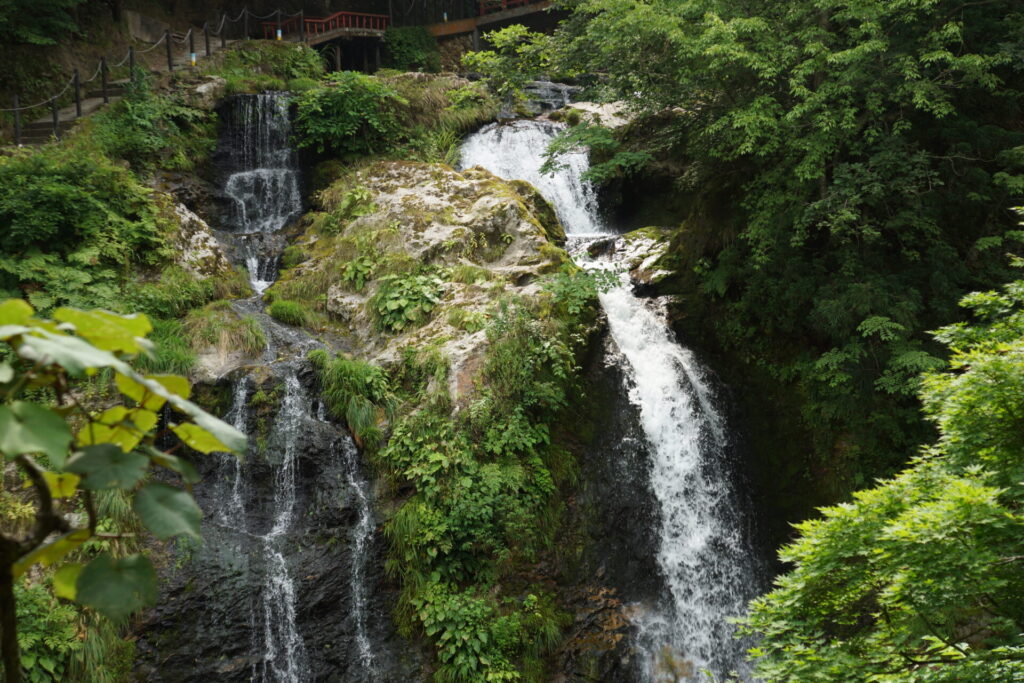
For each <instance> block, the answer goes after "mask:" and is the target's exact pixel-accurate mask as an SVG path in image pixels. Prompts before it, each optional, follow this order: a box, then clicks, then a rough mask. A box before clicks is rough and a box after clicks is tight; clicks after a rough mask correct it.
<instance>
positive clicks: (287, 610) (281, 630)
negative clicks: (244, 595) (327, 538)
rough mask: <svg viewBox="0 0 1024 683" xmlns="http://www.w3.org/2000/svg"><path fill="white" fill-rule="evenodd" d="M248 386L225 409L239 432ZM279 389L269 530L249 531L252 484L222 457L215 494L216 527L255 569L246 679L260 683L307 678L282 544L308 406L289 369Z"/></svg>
mask: <svg viewBox="0 0 1024 683" xmlns="http://www.w3.org/2000/svg"><path fill="white" fill-rule="evenodd" d="M251 387H252V380H251V379H250V378H249V377H248V376H243V377H241V378H240V379H238V380H237V381H236V383H235V387H234V398H233V402H232V406H231V410H230V411H229V412H228V414H227V416H226V418H227V420H228V421H229V422H230V423H231V424H232V425H233V426H234V427H236V428H237V429H239V430H240V431H243V432H244V431H245V430H246V428H247V426H248V424H247V423H248V420H247V419H246V418H247V415H248V396H249V389H250V388H251ZM284 390H285V391H284V397H283V399H282V401H281V407H280V410H279V411H278V414H277V417H276V419H275V422H274V426H273V433H272V435H271V440H272V442H273V443H275V444H280V446H281V453H280V462H279V463H278V464H277V465H276V466H275V468H274V496H273V500H272V502H271V505H270V509H269V510H268V512H269V515H270V518H271V527H270V529H269V530H267V531H266V532H264V533H257V532H254V531H252V530H251V529H250V528H249V527H250V525H249V523H248V520H249V514H248V512H247V511H246V500H247V499H249V498H250V497H251V493H252V484H251V483H250V482H249V480H248V478H247V476H246V469H245V467H244V466H243V465H242V463H241V462H240V461H239V459H238V458H236V457H234V456H231V455H225V456H223V457H224V463H225V467H224V477H223V478H224V481H225V482H226V483H227V490H226V491H224V492H223V493H222V494H221V495H222V497H223V498H224V499H225V504H224V506H223V507H222V508H221V509H220V511H219V514H218V515H217V518H218V522H219V523H220V524H221V525H222V526H224V527H225V528H228V529H230V530H231V531H233V532H235V533H236V534H239V535H240V536H241V537H243V538H244V539H245V545H246V546H247V547H248V548H250V551H251V552H252V553H253V554H254V555H255V556H256V557H254V558H253V559H254V560H255V565H256V566H257V567H259V580H258V581H259V582H258V585H257V586H256V587H255V594H254V600H253V602H252V603H251V604H250V605H249V629H250V647H251V650H252V652H253V655H254V658H253V663H252V671H251V675H250V680H252V681H259V682H260V683H297V682H298V681H304V680H307V679H308V672H307V670H306V669H307V667H306V653H305V645H304V643H303V640H302V636H301V635H300V634H299V630H298V623H297V620H296V590H295V582H294V580H293V578H292V576H291V573H290V571H289V569H288V563H287V560H286V557H285V552H286V550H287V548H286V547H284V540H285V535H286V534H287V533H288V531H289V530H290V529H291V526H292V522H293V520H294V516H295V503H296V481H295V478H296V467H297V463H296V459H297V446H296V441H297V439H296V437H297V435H298V434H299V433H300V431H301V430H302V428H303V422H304V421H305V420H306V419H307V418H308V416H309V408H310V406H309V401H308V399H307V397H306V395H305V392H304V391H303V389H302V385H301V384H300V383H299V380H298V377H297V376H296V374H295V372H294V371H293V370H290V371H289V372H288V374H287V375H286V376H285V380H284Z"/></svg>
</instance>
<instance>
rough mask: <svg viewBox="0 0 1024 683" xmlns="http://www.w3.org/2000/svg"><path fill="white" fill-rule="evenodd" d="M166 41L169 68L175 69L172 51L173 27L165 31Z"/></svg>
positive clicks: (169, 69)
mask: <svg viewBox="0 0 1024 683" xmlns="http://www.w3.org/2000/svg"><path fill="white" fill-rule="evenodd" d="M164 41H166V43H167V70H168V71H174V54H173V53H172V52H171V29H166V30H165V31H164Z"/></svg>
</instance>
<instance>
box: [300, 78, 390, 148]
mask: <svg viewBox="0 0 1024 683" xmlns="http://www.w3.org/2000/svg"><path fill="white" fill-rule="evenodd" d="M296 104H297V109H296V114H295V131H296V134H297V138H298V145H299V147H303V148H313V149H316V150H317V151H318V152H320V153H327V152H330V153H334V154H340V155H346V154H372V153H374V152H379V151H383V150H385V149H387V148H388V147H390V146H391V145H393V144H394V143H395V141H396V140H397V138H398V137H399V135H400V134H401V128H400V126H399V121H398V116H397V108H398V106H399V105H401V104H404V100H402V99H401V98H400V97H399V95H398V93H397V92H395V91H394V90H393V89H391V88H390V87H388V86H387V85H386V84H385V83H383V82H382V81H381V80H379V79H377V78H373V77H372V76H367V75H365V74H361V73H357V72H355V71H340V72H337V73H333V74H331V75H330V76H329V77H328V79H327V81H326V83H324V85H322V86H321V87H319V88H315V89H313V90H308V91H306V92H304V93H302V94H301V95H300V96H299V97H298V98H296Z"/></svg>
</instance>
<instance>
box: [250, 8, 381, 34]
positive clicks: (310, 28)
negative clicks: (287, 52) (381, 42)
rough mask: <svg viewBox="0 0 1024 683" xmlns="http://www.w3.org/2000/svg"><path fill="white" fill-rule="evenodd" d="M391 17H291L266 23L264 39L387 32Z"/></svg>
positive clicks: (337, 14)
mask: <svg viewBox="0 0 1024 683" xmlns="http://www.w3.org/2000/svg"><path fill="white" fill-rule="evenodd" d="M388 23H389V17H388V15H386V14H366V13H363V12H335V13H334V14H332V15H330V16H329V17H323V18H321V19H317V18H312V17H304V16H298V17H290V18H288V19H284V20H281V21H264V22H262V26H263V37H264V38H268V39H273V38H275V37H277V32H278V31H281V35H282V36H284V35H287V34H291V33H295V32H298V33H299V35H300V37H301V39H302V40H305V39H306V37H307V36H319V35H324V34H326V33H330V32H332V31H337V30H339V29H357V30H363V31H385V30H387V28H388Z"/></svg>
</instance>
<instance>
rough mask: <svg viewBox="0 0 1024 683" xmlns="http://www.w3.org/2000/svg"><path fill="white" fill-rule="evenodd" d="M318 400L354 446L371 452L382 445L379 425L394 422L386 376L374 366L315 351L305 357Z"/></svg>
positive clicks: (393, 396) (392, 395) (393, 405)
mask: <svg viewBox="0 0 1024 683" xmlns="http://www.w3.org/2000/svg"><path fill="white" fill-rule="evenodd" d="M309 360H310V361H311V362H312V363H313V366H314V367H315V368H316V370H317V378H318V380H319V383H320V390H321V394H320V395H321V397H322V398H323V399H324V401H325V402H326V403H327V406H328V408H330V410H331V413H332V414H334V415H335V416H337V417H340V418H343V419H344V420H345V423H346V424H347V425H348V428H349V431H350V432H351V433H352V437H353V438H354V439H355V441H356V443H357V444H359V445H360V446H362V447H364V448H366V449H367V450H369V451H371V452H373V451H376V450H377V448H379V447H380V444H381V442H382V441H383V432H382V430H381V425H382V424H383V422H384V421H385V420H392V419H394V415H395V408H396V405H397V402H396V399H395V395H394V393H393V392H392V391H391V386H390V382H389V380H388V377H387V374H386V373H385V372H384V371H383V370H381V369H380V368H379V367H377V366H375V365H371V364H370V363H366V362H364V361H359V360H352V359H349V358H345V357H344V356H333V357H332V356H331V355H330V354H328V353H327V352H326V351H323V350H321V349H317V350H315V351H311V352H310V353H309Z"/></svg>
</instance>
